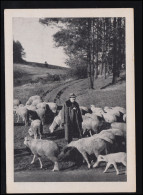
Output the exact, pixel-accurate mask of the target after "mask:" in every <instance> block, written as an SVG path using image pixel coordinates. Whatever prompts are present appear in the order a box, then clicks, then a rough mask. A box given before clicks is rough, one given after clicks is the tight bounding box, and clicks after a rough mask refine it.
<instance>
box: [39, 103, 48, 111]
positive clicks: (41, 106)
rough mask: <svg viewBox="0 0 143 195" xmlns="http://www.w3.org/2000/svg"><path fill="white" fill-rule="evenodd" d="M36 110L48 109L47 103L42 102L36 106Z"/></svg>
mask: <svg viewBox="0 0 143 195" xmlns="http://www.w3.org/2000/svg"><path fill="white" fill-rule="evenodd" d="M36 108H43V109H45V110H46V109H47V103H46V102H40V103H38V104H37V105H36Z"/></svg>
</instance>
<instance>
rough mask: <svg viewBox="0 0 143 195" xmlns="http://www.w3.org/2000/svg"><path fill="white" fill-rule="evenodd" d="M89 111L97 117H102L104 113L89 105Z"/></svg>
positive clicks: (100, 109)
mask: <svg viewBox="0 0 143 195" xmlns="http://www.w3.org/2000/svg"><path fill="white" fill-rule="evenodd" d="M91 110H92V112H93V113H95V114H96V115H97V116H99V117H102V114H103V113H104V111H103V109H102V108H97V107H95V106H94V105H91Z"/></svg>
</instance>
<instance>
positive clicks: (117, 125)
mask: <svg viewBox="0 0 143 195" xmlns="http://www.w3.org/2000/svg"><path fill="white" fill-rule="evenodd" d="M111 128H112V129H121V130H123V131H126V123H119V122H114V123H112V124H111Z"/></svg>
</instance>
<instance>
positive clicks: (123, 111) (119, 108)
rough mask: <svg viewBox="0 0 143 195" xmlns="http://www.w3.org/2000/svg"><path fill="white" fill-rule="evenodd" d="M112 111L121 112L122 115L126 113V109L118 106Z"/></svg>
mask: <svg viewBox="0 0 143 195" xmlns="http://www.w3.org/2000/svg"><path fill="white" fill-rule="evenodd" d="M114 109H116V110H118V111H119V112H121V113H122V114H125V113H126V109H125V108H123V107H119V106H115V107H114Z"/></svg>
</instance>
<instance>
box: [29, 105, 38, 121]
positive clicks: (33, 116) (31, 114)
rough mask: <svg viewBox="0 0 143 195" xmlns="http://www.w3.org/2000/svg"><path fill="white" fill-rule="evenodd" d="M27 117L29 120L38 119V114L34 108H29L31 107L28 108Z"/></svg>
mask: <svg viewBox="0 0 143 195" xmlns="http://www.w3.org/2000/svg"><path fill="white" fill-rule="evenodd" d="M30 106H31V105H30ZM30 106H29V107H30ZM28 118H29V120H30V121H33V120H36V119H40V117H39V116H38V114H37V112H36V110H31V109H28Z"/></svg>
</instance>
